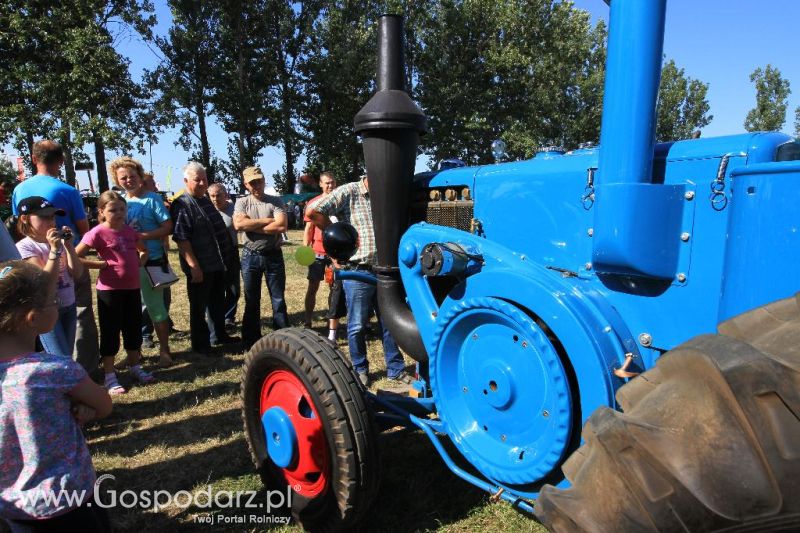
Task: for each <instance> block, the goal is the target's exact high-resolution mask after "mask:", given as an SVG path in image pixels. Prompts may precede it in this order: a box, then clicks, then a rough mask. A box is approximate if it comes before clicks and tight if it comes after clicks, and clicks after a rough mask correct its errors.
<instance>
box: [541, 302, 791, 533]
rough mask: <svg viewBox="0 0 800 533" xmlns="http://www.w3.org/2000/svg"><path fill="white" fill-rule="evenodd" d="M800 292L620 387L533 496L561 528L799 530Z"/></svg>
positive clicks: (546, 519)
mask: <svg viewBox="0 0 800 533" xmlns="http://www.w3.org/2000/svg"><path fill="white" fill-rule="evenodd" d="M799 298H800V295H798V296H796V297H795V298H788V299H785V300H780V301H778V302H774V303H772V304H770V305H768V306H764V307H761V308H759V309H756V310H754V311H751V312H749V313H745V314H743V315H740V316H738V317H735V318H733V319H731V320H729V321H727V322H725V323H723V324H721V325H720V327H719V331H720V335H706V336H701V337H697V338H695V339H692V340H690V341H688V342H686V343H684V344H683V345H681V346H679V347H678V348H676V349H674V350H672V351H670V352H669V353H667V354H665V355H664V356H663V357H661V358H660V359H659V360H658V363H657V365H656V366H655V368H653V369H651V370H649V371H648V372H645V373H644V374H642V375H641V376H639V377H637V378H636V379H633V380H632V381H631V382H630V383H628V384H627V385H625V386H624V387H622V388H621V389H620V390H619V391H618V393H617V400H618V402H619V404H620V406H621V407H622V409H623V410H624V414H623V413H619V412H617V411H614V410H611V409H608V408H601V409H599V410H598V411H596V412H595V413H594V414H593V415H592V416H591V417H590V418H589V420H588V421H587V423H586V425H585V426H584V429H583V438H584V440H585V444H584V445H583V446H582V447H581V448H579V449H578V450H577V451H576V452H575V453H574V454H573V455H572V456H571V457H570V458H569V459H568V460H567V461H566V462H565V463H564V465H563V470H564V473H565V474H566V476H567V478H568V479H569V480H570V482H571V483H572V486H571V487H570V488H568V489H565V490H559V489H556V488H554V487H552V486H546V487H544V488H543V489H542V491H541V493H540V497H539V500H538V501H537V503H536V514H537V516H538V517H539V519H540V520H541V521H542V522H543V523H544V524H545V525H546V526H547V527H548V528H550V529H551V530H553V531H569V532H573V531H715V530H722V529H725V530H726V531H727V530H736V531H761V530H771V531H783V530H794V531H797V530H798V529H800V300H799Z"/></svg>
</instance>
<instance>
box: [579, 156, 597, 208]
mask: <svg viewBox="0 0 800 533" xmlns="http://www.w3.org/2000/svg"><path fill="white" fill-rule="evenodd" d="M596 170H597V169H596V168H591V167H590V168H587V169H586V187H584V189H583V196H581V204H583V208H584V209H585V210H587V211H588V210H589V209H591V208H592V206H593V205H594V173H595V171H596Z"/></svg>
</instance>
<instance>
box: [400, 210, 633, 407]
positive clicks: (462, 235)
mask: <svg viewBox="0 0 800 533" xmlns="http://www.w3.org/2000/svg"><path fill="white" fill-rule="evenodd" d="M430 242H455V243H457V244H458V245H459V246H462V247H464V248H465V249H467V250H469V251H470V253H471V254H474V255H480V256H482V257H483V258H484V262H483V264H482V265H481V266H480V268H479V270H478V271H477V272H476V273H474V274H472V275H470V276H468V277H467V278H466V279H465V280H463V281H462V282H461V283H460V284H459V285H458V286H456V287H455V288H454V289H453V290H452V291H451V292H450V294H449V295H448V296H447V297H446V298H445V299H444V301H443V302H442V304H441V305H439V304H438V303H437V301H436V298H435V297H434V295H433V293H432V292H431V288H430V285H429V284H428V282H427V279H426V278H425V276H424V275H423V274H422V271H421V268H420V265H419V254H420V253H421V251H422V248H423V247H424V246H425V245H426V244H428V243H430ZM400 257H401V265H400V272H401V276H402V278H403V284H404V286H405V288H406V293H407V295H408V301H409V304H410V305H411V308H412V311H413V312H414V316H415V318H416V319H417V324H418V326H419V329H420V334H421V336H422V339H423V342H424V343H425V346H426V348H427V350H428V353H429V354H433V353H435V352H436V350H437V349H438V344H439V338H438V337H437V332H436V330H437V327H436V319H437V317H438V316H439V314H440V313H445V312H446V311H447V309H448V308H449V307H451V306H455V305H458V304H459V303H460V302H461V301H463V300H465V299H471V298H479V297H493V298H498V299H501V300H505V301H506V302H509V303H511V304H513V305H515V306H516V307H518V308H520V309H522V310H523V311H525V312H528V313H530V314H532V315H535V316H536V317H538V318H540V319H541V320H542V321H543V322H544V323H545V324H546V325H547V327H548V329H549V330H550V331H552V333H553V334H554V335H555V337H556V338H557V339H558V341H559V342H560V344H561V345H562V346H563V348H564V352H565V353H566V357H567V359H568V362H569V364H570V366H571V367H572V368H573V370H574V372H575V377H576V380H577V383H578V388H579V392H580V416H581V421H582V422H583V421H585V420H586V419H587V418H588V416H589V415H590V414H591V412H592V411H594V410H595V409H597V408H598V407H601V406H609V407H614V406H615V400H614V394H615V393H616V390H617V389H618V388H619V387H620V386H622V384H623V380H621V379H620V378H617V377H616V376H615V375H614V374H613V370H614V368H616V367H619V366H620V365H621V364H622V363H623V361H624V359H625V355H626V353H629V352H630V349H631V344H632V343H627V344H628V348H627V349H626V347H625V345H624V344H623V340H624V339H629V338H630V337H631V335H630V332H628V331H627V330H626V329H625V327H624V323H623V322H622V321H621V320H619V319H618V317H617V316H615V313H614V311H613V308H612V307H611V306H610V305H607V304H606V303H605V302H604V301H603V296H602V292H601V291H600V290H599V289H600V288H601V286H598V284H597V282H596V281H595V280H592V279H581V278H577V277H571V278H564V277H562V275H561V273H559V272H557V271H553V270H549V269H547V268H545V267H544V266H542V265H540V264H537V263H534V262H532V261H530V260H529V259H528V258H526V257H525V256H524V255H520V254H518V253H515V252H513V251H512V250H510V249H508V248H506V247H504V246H502V245H499V244H497V243H495V242H491V241H487V240H486V239H483V238H481V237H478V236H476V235H472V234H469V233H466V232H462V231H458V230H455V229H452V228H445V227H442V226H435V225H430V224H425V223H420V224H416V225H414V226H412V227H411V228H410V229H409V230H408V231H407V232H406V234H405V235H404V237H403V239H402V240H401V242H400ZM597 301H599V302H601V305H597V304H596V302H597ZM602 308H605V312H604V311H603V310H602Z"/></svg>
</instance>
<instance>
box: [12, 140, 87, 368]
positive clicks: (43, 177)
mask: <svg viewBox="0 0 800 533" xmlns="http://www.w3.org/2000/svg"><path fill="white" fill-rule="evenodd" d="M31 159H33V164H34V165H35V166H36V175H35V176H32V177H30V178H28V179H26V180H25V181H23V182H22V183H20V184H19V185H17V186H16V188H14V193H13V194H12V196H11V206H12V208H13V209H14V214H15V215H17V216H19V214H20V213H19V212H18V210H17V206H18V205H19V203H20V201H22V200H23V199H24V198H27V197H29V196H41V197H43V198H45V199H47V201H48V202H50V203H52V204H53V205H54V206H56V207H57V208H58V209H61V210H63V211H64V212H65V214H64V216H60V215H58V216H56V227H59V228H60V227H63V226H69V227H70V228H71V229H72V233H73V235H74V236H75V241H74V242H79V241H80V238H81V236H82V235H83V234H84V233H86V232H88V231H89V222H88V220H87V219H86V211H85V210H84V208H83V200H81V195H80V193H79V192H78V190H77V189H76V188H75V187H71V186H69V185H67V184H66V183H64V182H63V181H61V180H59V179H58V178H57V176H58V175H59V174H60V173H61V166H62V165H63V164H64V151H63V149H62V148H61V145H60V144H58V143H57V142H55V141H51V140H48V139H43V140H40V141H37V142H35V143H34V144H33V150H32V152H31ZM75 305H76V306H77V312H78V327H77V331H76V334H75V352H74V353H75V358H76V360H77V361H78V363H80V365H81V366H83V367H84V368H85V369H86V370H87V371H88V372H91V371H92V370H94V369H96V368H97V364H98V354H99V351H100V346H99V344H98V339H97V324H96V323H95V321H94V310H93V309H92V282H91V279H90V278H89V269H88V268H86V269H83V274H82V275H81V276H79V277H78V278H77V279H76V280H75Z"/></svg>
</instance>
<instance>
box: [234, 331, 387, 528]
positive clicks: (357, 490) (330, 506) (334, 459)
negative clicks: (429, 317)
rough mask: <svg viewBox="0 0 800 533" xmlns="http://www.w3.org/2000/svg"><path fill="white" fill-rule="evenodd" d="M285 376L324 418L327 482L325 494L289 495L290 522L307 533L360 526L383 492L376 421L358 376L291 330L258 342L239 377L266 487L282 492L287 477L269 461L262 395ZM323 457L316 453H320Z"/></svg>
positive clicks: (312, 336) (314, 338) (309, 335)
mask: <svg viewBox="0 0 800 533" xmlns="http://www.w3.org/2000/svg"><path fill="white" fill-rule="evenodd" d="M276 371H288V372H290V373H292V374H294V376H296V377H297V378H299V379H300V381H302V384H303V385H304V386H305V389H306V390H307V392H308V395H309V396H310V398H307V400H309V401H310V402H311V405H312V406H313V408H314V409H315V410H316V411H317V412H318V413H319V414H320V419H321V422H322V426H323V432H324V436H325V439H324V446H327V452H328V454H329V455H328V458H329V463H328V464H329V466H330V468H329V470H330V472H329V478H328V480H327V485H326V488H325V490H324V492H322V493H321V494H319V495H317V496H315V497H313V498H310V497H304V496H301V495H300V494H297V493H296V492H295V493H293V494H292V496H293V497H292V515H293V517H294V519H295V520H296V521H297V522H298V523H299V524H300V525H302V526H303V527H304V528H305V529H308V530H312V531H339V530H342V529H346V528H348V527H352V526H353V525H354V524H356V523H357V522H358V521H359V520H360V519H361V517H362V516H363V515H364V513H365V512H366V511H367V509H368V508H369V505H370V503H371V501H372V499H373V497H374V496H375V494H376V493H377V491H378V483H379V479H380V476H379V467H380V462H379V459H378V449H377V441H376V434H375V429H374V425H373V423H372V417H371V413H370V412H369V410H368V407H367V403H366V401H365V399H364V397H363V394H362V388H361V386H360V384H359V382H358V380H357V377H356V375H355V373H354V372H353V370H352V368H351V367H350V365H349V364H348V363H346V362H345V360H344V358H343V356H342V354H341V352H339V351H338V350H336V349H335V348H334V347H332V346H331V344H330V343H328V342H327V341H326V340H325V339H323V338H321V337H320V336H319V335H317V334H316V333H314V332H313V331H310V330H306V329H299V328H288V329H282V330H279V331H276V332H274V333H271V334H269V335H267V336H266V337H264V338H262V339H261V340H259V341H258V342H256V343H255V344H254V345H253V347H252V348H251V349H250V351H249V352H248V354H247V356H246V358H245V361H244V367H243V370H242V383H241V399H242V418H243V420H244V429H245V436H246V438H247V444H248V447H249V448H250V455H251V457H252V460H253V463H254V464H255V466H256V468H257V469H258V472H259V474H260V475H261V478H262V480H263V481H264V484H265V485H266V486H267V488H269V489H270V490H272V489H280V490H282V491H284V494H285V490H286V487H287V485H288V483H287V478H286V477H285V476H284V471H283V470H281V469H280V468H278V467H277V466H276V465H275V464H274V463H273V462H272V461H271V460H270V458H269V456H268V454H267V447H266V437H265V435H264V430H263V427H262V424H261V412H260V409H261V404H260V402H261V388H262V385H263V384H264V383H265V380H266V379H267V376H269V375H271V374H273V373H274V372H276ZM317 451H318V450H317Z"/></svg>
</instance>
